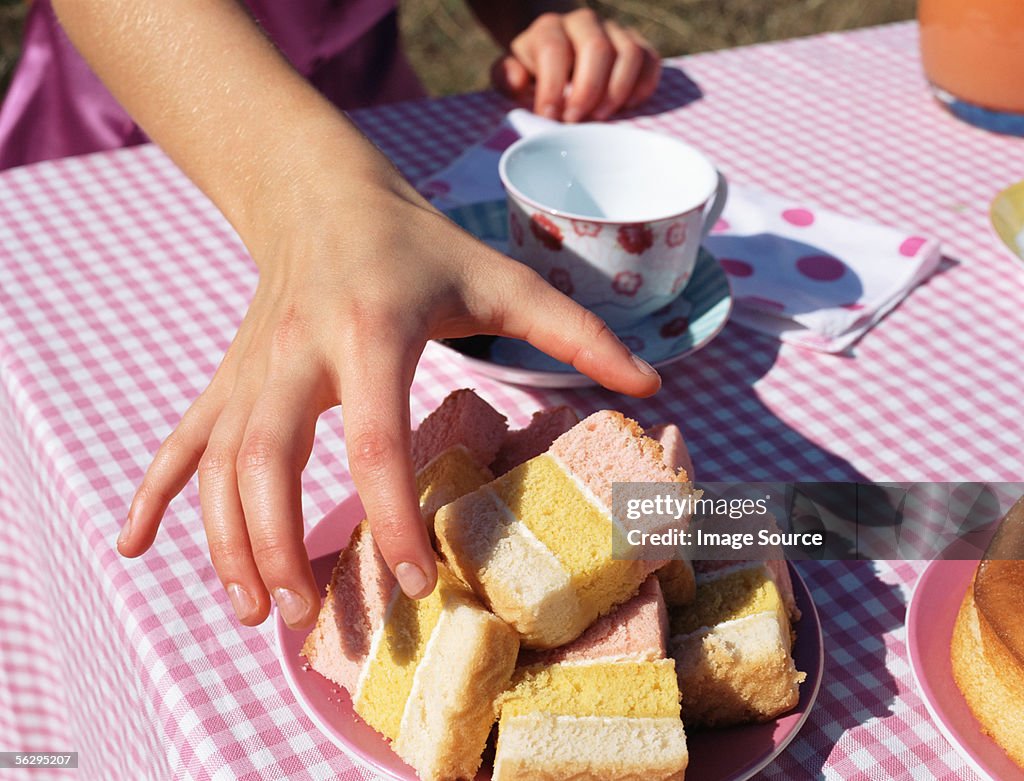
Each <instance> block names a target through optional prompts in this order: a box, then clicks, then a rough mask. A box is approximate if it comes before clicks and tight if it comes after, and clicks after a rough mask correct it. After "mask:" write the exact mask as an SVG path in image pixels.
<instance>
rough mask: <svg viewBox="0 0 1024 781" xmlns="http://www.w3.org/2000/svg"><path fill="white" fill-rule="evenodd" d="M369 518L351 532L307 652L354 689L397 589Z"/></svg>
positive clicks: (324, 669)
mask: <svg viewBox="0 0 1024 781" xmlns="http://www.w3.org/2000/svg"><path fill="white" fill-rule="evenodd" d="M395 584H396V581H395V577H394V575H392V574H391V571H390V570H389V569H388V567H387V564H386V563H385V562H384V557H383V556H381V555H380V551H379V550H378V549H377V546H376V545H374V543H373V537H371V536H370V526H369V524H368V523H366V522H365V521H364V522H363V523H361V524H359V526H357V527H356V529H355V531H353V532H352V540H351V542H350V543H349V545H348V547H347V548H345V550H344V551H342V554H341V557H340V558H339V559H338V563H337V564H336V565H335V567H334V572H333V573H332V575H331V584H330V587H329V590H328V595H327V600H325V604H324V608H323V609H322V610H321V612H320V618H319V619H318V621H317V626H316V629H314V630H313V633H312V634H311V635H310V636H309V639H307V640H306V645H305V647H304V648H303V653H304V654H305V656H306V658H307V659H308V660H309V662H310V665H311V666H312V667H313V669H314V670H316V671H317V672H318V673H320V674H321V675H323V676H324V677H326V678H329V679H330V680H332V681H334V682H335V683H337V684H339V685H340V686H342V687H344V688H345V689H347V690H348V691H349V692H355V690H356V683H357V682H358V680H359V673H360V671H361V670H362V668H363V665H364V664H365V662H366V659H367V657H368V656H369V653H370V642H371V641H372V639H373V633H374V632H375V631H376V629H377V627H379V626H380V625H381V624H382V623H383V622H384V614H385V612H386V611H387V607H388V602H390V600H391V595H392V592H393V591H394V588H395Z"/></svg>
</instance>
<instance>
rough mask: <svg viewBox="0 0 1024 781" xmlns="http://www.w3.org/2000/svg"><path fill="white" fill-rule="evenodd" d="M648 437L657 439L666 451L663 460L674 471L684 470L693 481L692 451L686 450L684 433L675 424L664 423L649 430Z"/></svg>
mask: <svg viewBox="0 0 1024 781" xmlns="http://www.w3.org/2000/svg"><path fill="white" fill-rule="evenodd" d="M647 436H649V437H650V438H651V439H656V440H657V441H658V444H659V445H661V447H662V450H663V451H664V456H663V459H664V461H665V463H666V464H668V465H669V466H670V467H672V468H673V469H683V470H685V471H686V476H687V477H688V478H689V479H690V480H691V481H693V480H694V479H695V478H694V476H693V461H692V460H691V459H690V451H689V450H687V449H686V442H685V441H684V440H683V432H682V431H680V430H679V426H677V425H675V424H674V423H662V424H661V425H660V426H654V427H652V428H650V429H648V430H647Z"/></svg>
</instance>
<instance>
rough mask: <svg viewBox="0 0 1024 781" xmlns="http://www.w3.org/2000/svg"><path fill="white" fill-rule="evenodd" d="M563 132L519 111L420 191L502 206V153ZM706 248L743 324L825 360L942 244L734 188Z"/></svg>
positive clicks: (859, 332)
mask: <svg viewBox="0 0 1024 781" xmlns="http://www.w3.org/2000/svg"><path fill="white" fill-rule="evenodd" d="M557 126H559V125H558V123H557V122H553V121H552V120H549V119H544V118H542V117H538V116H536V115H534V114H532V113H530V112H528V111H526V110H524V109H515V110H514V111H512V112H510V113H509V114H508V116H507V117H506V118H505V120H504V121H503V122H502V123H501V124H500V125H499V126H498V127H497V128H496V129H495V130H494V131H493V132H492V133H491V134H489V135H488V137H487V138H486V139H485V140H483V141H481V142H480V143H478V144H477V145H476V146H473V147H471V148H470V149H468V150H467V151H466V152H465V153H463V154H462V155H461V156H460V157H459V158H458V159H456V160H455V162H453V163H452V164H451V165H449V166H448V167H447V168H445V169H444V170H442V171H439V172H437V173H435V174H433V175H432V176H430V177H428V178H427V179H426V180H424V181H423V182H422V183H421V184H420V186H419V189H420V191H421V192H422V193H423V194H424V195H425V196H427V197H428V198H430V199H431V200H432V202H433V203H434V205H436V206H437V207H438V208H440V209H450V208H454V207H456V206H464V205H466V204H470V203H480V202H484V201H494V200H500V199H501V198H503V197H504V191H503V190H502V187H501V181H500V180H499V178H498V158H499V157H500V156H501V153H502V151H504V150H505V149H506V148H507V147H508V146H509V145H510V144H511V143H512V142H513V141H515V140H516V139H517V138H520V137H523V136H528V135H532V134H534V133H537V132H540V131H542V130H545V129H548V128H551V127H557ZM705 246H706V247H707V248H708V250H709V251H710V252H711V253H712V254H713V255H715V256H716V257H717V258H718V260H719V262H720V263H721V264H722V267H723V269H724V270H725V272H726V274H728V275H729V282H730V284H731V285H732V292H733V297H734V299H735V305H734V308H733V314H732V317H733V319H734V320H735V321H736V322H738V323H740V324H741V325H744V326H746V327H748V328H752V329H754V330H756V331H760V332H761V333H765V334H769V335H771V336H774V337H777V338H779V339H781V340H782V341H784V342H788V343H792V344H795V345H799V346H801V347H806V348H810V349H813V350H819V351H821V352H827V353H838V352H842V351H844V350H846V349H847V348H849V347H850V346H851V345H853V344H854V343H855V342H856V341H857V340H858V339H860V337H861V336H863V335H864V334H865V333H866V332H867V331H868V330H869V329H870V328H871V327H872V326H874V325H875V323H877V322H878V321H879V320H881V319H882V317H884V316H885V314H886V313H887V312H889V311H890V310H891V309H892V308H893V307H895V306H896V305H897V304H898V303H899V302H900V301H902V300H903V299H904V298H905V297H906V296H907V295H908V294H909V293H910V291H911V290H913V288H914V287H915V286H917V285H918V284H919V283H920V282H921V281H923V280H924V279H925V278H927V277H928V276H929V275H930V274H931V273H932V272H933V271H934V270H935V268H936V267H937V266H938V263H939V260H940V258H941V252H940V245H939V242H938V241H936V240H935V239H931V238H928V237H925V236H920V235H916V234H914V233H913V232H911V231H906V230H900V229H898V228H891V227H887V226H884V225H879V224H877V223H872V222H867V221H864V220H854V219H850V218H848V217H843V216H841V215H839V214H836V213H834V212H830V211H827V210H825V209H819V208H815V207H814V206H811V205H808V204H805V203H796V202H793V201H790V200H787V199H785V198H782V197H779V196H777V195H771V194H769V193H765V192H762V191H759V190H755V189H753V188H750V187H746V186H742V185H739V184H736V183H733V182H730V183H729V200H728V202H727V204H726V207H725V212H724V213H723V215H722V219H721V220H719V222H718V224H717V225H716V226H715V227H714V229H713V230H712V233H711V235H710V236H709V237H708V238H707V240H706V241H705Z"/></svg>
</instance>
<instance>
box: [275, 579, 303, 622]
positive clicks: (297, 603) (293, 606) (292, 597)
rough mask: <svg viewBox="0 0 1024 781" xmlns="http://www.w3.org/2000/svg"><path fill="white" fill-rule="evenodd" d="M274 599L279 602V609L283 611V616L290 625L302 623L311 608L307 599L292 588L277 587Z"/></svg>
mask: <svg viewBox="0 0 1024 781" xmlns="http://www.w3.org/2000/svg"><path fill="white" fill-rule="evenodd" d="M274 601H275V602H276V603H277V609H278V610H280V611H281V618H283V619H284V622H285V623H286V624H289V625H291V624H300V623H302V620H303V619H304V618H305V617H306V611H308V610H309V605H307V604H306V600H304V599H303V598H302V597H300V596H299V595H298V594H296V593H295V592H294V591H292V590H291V589H290V588H275V589H274Z"/></svg>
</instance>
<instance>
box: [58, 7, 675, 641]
mask: <svg viewBox="0 0 1024 781" xmlns="http://www.w3.org/2000/svg"><path fill="white" fill-rule="evenodd" d="M54 5H55V7H56V10H57V12H58V14H59V15H60V18H61V20H62V22H63V24H64V25H65V27H66V29H67V30H68V33H69V35H70V36H71V38H72V40H73V41H74V42H75V44H76V45H77V46H78V47H79V49H80V50H81V51H82V52H83V54H84V55H85V57H86V59H87V60H88V61H89V62H90V64H91V65H92V66H93V67H94V69H95V70H96V71H97V73H98V74H99V75H100V77H101V78H102V79H103V80H104V81H105V82H106V84H107V85H108V87H109V88H110V89H111V91H112V92H113V93H114V95H115V96H116V97H117V98H118V99H119V100H120V101H121V102H122V103H123V104H124V106H125V107H126V108H127V109H128V111H129V112H131V114H132V115H133V116H134V117H135V118H136V120H137V121H138V122H139V123H140V125H142V127H143V128H144V129H145V130H146V131H147V133H149V135H150V136H151V137H152V138H153V139H154V140H156V141H157V142H158V143H159V144H160V145H161V146H162V147H163V148H164V149H165V150H166V151H167V152H168V153H169V154H170V155H171V157H172V158H173V159H174V160H175V161H176V162H177V163H178V164H179V165H180V166H181V168H182V169H183V170H184V171H185V172H186V173H187V174H188V175H189V176H190V177H191V178H192V179H193V180H194V181H195V182H196V183H197V184H198V185H199V186H200V187H201V188H202V189H203V190H204V191H205V192H206V193H207V194H208V195H209V197H210V198H211V199H212V200H213V201H214V203H215V204H216V205H217V206H218V207H219V208H220V209H221V210H222V211H223V212H224V214H225V215H226V216H227V218H228V219H229V220H230V221H231V223H232V224H233V225H234V227H235V229H236V230H237V231H238V233H239V235H240V236H241V238H242V240H243V241H244V242H245V245H246V247H247V248H248V250H249V252H250V253H251V254H252V257H253V259H254V260H255V262H256V265H257V267H258V269H259V284H258V286H257V288H256V292H255V294H254V296H253V300H252V303H251V305H250V307H249V309H248V311H247V313H246V314H245V317H244V318H243V320H242V323H241V325H240V327H239V329H238V333H237V335H236V336H235V338H234V340H233V341H232V343H231V346H230V347H229V348H228V351H227V353H226V354H225V356H224V358H223V360H222V362H221V364H220V366H219V367H218V369H217V371H216V373H215V375H214V377H213V378H212V380H211V381H210V384H209V386H208V387H207V389H206V390H205V391H203V393H202V394H201V395H200V396H199V398H198V399H197V400H196V401H195V403H194V404H193V405H192V406H191V407H190V408H189V409H188V411H187V412H186V413H185V415H184V416H183V418H182V420H181V422H180V424H179V425H178V426H177V427H176V428H175V430H174V431H173V432H172V433H171V434H170V436H168V438H167V439H166V441H164V443H163V444H162V445H161V446H160V449H159V450H158V452H157V454H156V455H155V457H154V459H153V462H152V463H151V465H150V466H149V469H148V470H147V472H146V475H145V477H144V478H143V480H142V483H141V484H140V486H139V488H138V491H137V492H136V495H135V497H134V499H133V501H132V504H131V508H130V510H129V513H128V522H127V523H126V524H125V526H124V529H123V531H122V534H121V537H120V538H119V541H118V547H119V550H120V551H121V553H122V554H124V555H126V556H138V555H141V554H142V553H143V552H144V551H146V550H147V549H148V548H149V547H150V545H151V544H152V543H153V540H154V538H155V536H156V533H157V529H158V527H159V524H160V522H161V519H162V517H163V515H164V512H165V510H166V508H167V505H168V503H169V502H170V500H171V499H172V498H173V497H174V496H175V495H176V494H177V493H178V492H180V491H181V490H182V488H183V487H184V486H185V484H186V483H187V482H188V481H189V480H190V479H191V477H192V475H193V474H194V473H196V472H197V471H198V474H199V493H200V500H201V503H202V512H203V522H204V525H205V528H206V535H207V539H208V542H209V547H210V556H211V559H212V561H213V564H214V566H215V568H216V570H217V573H218V575H219V576H220V579H221V581H222V583H223V585H224V587H225V588H226V590H227V592H228V594H229V596H230V598H231V601H232V604H233V605H234V608H235V611H236V613H237V615H238V617H239V619H240V620H241V621H242V622H243V623H246V624H257V623H259V622H261V621H262V620H264V618H266V616H267V613H268V611H269V607H270V598H271V596H273V598H274V599H275V600H276V602H277V604H278V606H279V608H280V610H281V614H282V616H283V618H284V619H285V620H286V621H287V623H289V624H290V625H292V626H293V627H304V626H308V625H309V624H310V623H311V622H312V621H313V620H314V619H315V617H316V612H317V609H318V605H319V594H318V592H317V588H316V583H315V582H314V580H313V575H312V571H311V569H310V565H309V560H308V557H307V554H306V551H305V549H304V547H303V542H302V540H303V524H302V517H301V482H300V474H301V472H302V469H303V468H304V467H305V464H306V462H307V460H308V458H309V455H310V451H311V449H312V446H313V434H314V429H315V424H316V419H317V417H318V416H319V415H320V413H321V412H323V411H324V410H325V409H327V408H329V407H331V406H334V405H336V404H339V403H340V404H341V405H342V410H343V414H344V422H345V435H346V442H347V449H348V454H349V464H350V467H351V470H352V475H353V478H354V479H355V483H356V487H357V488H358V490H359V492H360V496H361V498H362V500H363V504H364V506H365V507H366V510H367V514H368V517H369V519H370V524H371V528H372V531H373V535H374V538H375V540H376V541H377V544H378V545H379V547H380V550H381V553H382V554H383V556H384V558H385V560H386V561H387V562H388V565H389V566H390V567H391V568H392V570H393V571H394V572H395V574H396V575H397V577H398V580H399V582H400V583H401V585H402V588H403V589H404V590H405V591H406V592H407V593H408V594H409V595H410V596H414V597H418V596H424V595H425V594H427V593H429V592H430V591H431V590H432V589H433V585H434V582H435V577H436V569H435V558H434V554H433V552H432V550H431V548H430V544H429V540H428V537H427V534H426V530H425V527H424V524H423V521H422V518H421V517H420V513H419V507H418V500H417V494H416V491H415V486H414V480H413V468H412V464H411V460H410V453H409V436H410V435H409V429H410V426H409V388H410V385H411V383H412V378H413V373H414V370H415V366H416V363H417V361H418V360H419V356H420V353H421V351H422V350H423V347H424V345H425V344H426V342H427V340H428V339H432V338H439V337H454V336H466V335H469V334H473V333H492V334H504V335H508V336H513V337H517V338H522V339H527V340H528V341H530V342H531V343H532V344H534V345H536V346H537V347H539V348H540V349H542V350H544V351H546V352H548V353H549V354H551V355H553V356H555V357H556V358H559V359H561V360H563V361H566V362H569V363H572V364H573V365H575V366H576V367H577V368H579V369H580V371H582V372H584V373H585V374H589V375H590V376H592V377H593V378H594V379H596V380H597V381H599V382H601V383H602V384H604V385H606V386H608V387H610V388H613V389H615V390H619V391H622V392H625V393H632V394H636V395H646V394H650V393H653V392H654V391H655V390H657V388H658V384H659V380H658V377H657V374H656V373H655V372H654V371H653V370H652V369H650V367H646V366H645V364H643V363H642V362H636V361H634V360H632V359H631V358H632V356H631V354H630V353H629V351H628V350H627V349H626V348H625V347H624V346H623V345H622V344H621V343H620V342H619V341H618V340H617V339H616V338H615V336H614V335H613V334H612V333H611V332H610V331H609V330H608V329H607V328H605V327H604V325H603V323H601V321H600V320H599V319H598V318H597V317H596V316H594V315H593V314H591V313H589V312H587V311H586V310H584V309H582V308H581V307H579V306H578V305H577V304H575V303H574V302H573V301H571V300H570V299H568V298H566V297H565V296H563V295H562V294H560V293H558V292H557V291H555V290H554V289H553V288H551V287H550V286H549V285H547V284H546V283H545V282H544V281H542V280H541V279H540V277H539V276H537V275H536V274H535V273H534V272H532V271H530V270H529V269H527V268H526V267H525V266H523V265H521V264H519V263H516V262H514V261H512V260H510V259H509V258H506V257H505V256H503V255H501V254H499V253H497V252H495V251H493V250H491V249H490V248H488V247H486V246H485V245H483V244H482V243H480V242H478V241H477V240H476V239H474V238H473V237H471V236H469V235H468V234H466V233H465V232H463V231H461V230H459V229H458V228H456V227H455V226H454V225H453V224H452V223H451V222H450V221H448V220H447V219H446V218H444V217H443V216H442V215H441V214H439V213H438V212H437V211H436V210H435V209H433V208H432V207H431V206H430V205H429V204H428V203H427V202H426V201H424V200H423V199H422V198H421V197H420V196H419V195H418V194H417V193H416V191H415V190H414V189H413V188H412V187H411V186H410V185H409V184H408V183H407V182H406V181H405V180H404V179H403V178H402V177H401V176H400V175H399V173H398V172H397V171H396V170H395V168H394V167H393V166H392V165H391V164H390V163H389V162H388V161H387V160H386V159H385V158H384V157H383V156H382V155H381V154H380V153H379V152H378V151H377V150H376V148H375V147H374V146H373V145H372V144H371V143H370V142H369V141H368V140H367V139H366V138H365V137H364V136H363V135H362V134H360V133H359V132H358V130H357V129H356V128H355V127H354V125H352V124H351V123H350V122H349V121H348V120H347V119H346V118H345V117H344V115H343V114H342V113H341V112H339V111H337V110H336V109H334V108H333V106H331V105H330V104H329V103H328V102H327V101H326V100H324V99H323V98H322V97H321V96H320V95H319V94H318V93H317V92H316V91H315V90H314V89H313V88H312V87H310V86H309V85H308V84H307V83H306V82H305V81H304V80H303V79H302V78H301V77H300V76H299V75H298V74H297V73H295V72H294V71H293V70H292V69H291V68H290V67H289V65H288V64H287V63H286V62H285V60H284V59H283V58H282V57H281V56H280V55H279V54H278V53H277V51H276V50H275V49H274V47H273V46H272V45H271V44H270V43H269V42H268V41H267V40H266V39H265V38H264V37H263V35H262V33H261V32H260V31H259V29H258V28H257V27H256V25H255V24H254V23H253V22H252V21H251V19H250V18H249V17H248V16H247V15H246V13H245V12H244V11H243V10H242V8H241V7H240V6H239V5H237V4H236V3H235V2H234V0H56V2H55V3H54Z"/></svg>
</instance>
